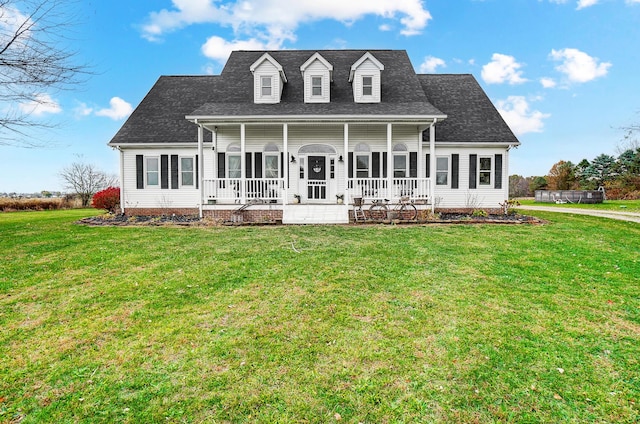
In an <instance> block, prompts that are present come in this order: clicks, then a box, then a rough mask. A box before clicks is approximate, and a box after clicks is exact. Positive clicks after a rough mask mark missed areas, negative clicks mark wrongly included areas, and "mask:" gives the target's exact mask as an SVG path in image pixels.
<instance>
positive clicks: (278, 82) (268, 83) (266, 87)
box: [250, 53, 287, 103]
mask: <svg viewBox="0 0 640 424" xmlns="http://www.w3.org/2000/svg"><path fill="white" fill-rule="evenodd" d="M250 69H251V73H252V74H253V102H254V103H280V99H281V97H282V90H283V89H284V84H285V83H286V82H287V77H286V75H285V74H284V70H283V69H282V65H280V64H279V63H278V61H276V60H275V59H274V58H273V57H272V56H271V55H270V54H269V53H265V54H263V55H262V56H260V59H258V60H256V61H255V62H253V65H251V68H250Z"/></svg>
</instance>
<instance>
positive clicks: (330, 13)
mask: <svg viewBox="0 0 640 424" xmlns="http://www.w3.org/2000/svg"><path fill="white" fill-rule="evenodd" d="M172 3H173V7H172V8H170V9H162V10H160V11H159V12H152V13H151V14H150V15H149V18H148V20H147V23H146V24H144V25H143V26H142V35H143V37H145V38H147V39H148V40H151V41H155V40H158V39H160V38H161V37H162V36H163V35H164V34H166V33H167V32H171V31H175V30H177V29H179V28H183V27H185V26H188V25H192V24H198V23H213V24H218V25H221V26H228V27H231V28H233V30H234V33H235V34H236V37H240V38H242V37H246V38H250V39H259V40H261V42H263V43H265V44H271V45H273V44H275V45H277V46H278V47H280V46H281V45H282V44H283V43H284V42H285V41H287V40H295V32H294V31H295V29H296V28H297V27H298V26H299V25H300V24H302V23H306V22H313V21H320V20H323V19H332V20H337V21H341V22H344V23H351V22H354V21H356V20H358V19H361V18H363V17H364V16H366V15H375V16H380V17H383V18H385V19H393V20H396V21H398V20H399V21H400V23H401V24H402V29H401V30H400V33H401V34H403V35H407V36H409V35H416V34H420V33H421V32H422V30H423V29H424V28H425V27H426V26H427V23H428V22H429V20H430V19H431V14H430V13H429V11H427V10H425V9H424V7H423V2H422V1H421V0H349V1H344V0H323V1H317V0H235V1H230V2H227V3H224V4H222V3H220V2H218V1H214V0H172ZM387 28H390V26H389V25H388V24H384V25H383V26H382V28H381V29H382V30H384V31H386V30H387Z"/></svg>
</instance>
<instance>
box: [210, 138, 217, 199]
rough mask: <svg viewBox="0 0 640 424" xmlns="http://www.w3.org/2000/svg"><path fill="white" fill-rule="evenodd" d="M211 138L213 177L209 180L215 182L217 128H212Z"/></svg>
mask: <svg viewBox="0 0 640 424" xmlns="http://www.w3.org/2000/svg"><path fill="white" fill-rule="evenodd" d="M211 138H212V140H211V142H212V145H213V149H212V150H213V175H212V176H211V178H213V179H214V180H215V179H217V178H218V127H213V134H212V135H211ZM217 186H218V185H217V184H216V187H217ZM216 197H217V193H216Z"/></svg>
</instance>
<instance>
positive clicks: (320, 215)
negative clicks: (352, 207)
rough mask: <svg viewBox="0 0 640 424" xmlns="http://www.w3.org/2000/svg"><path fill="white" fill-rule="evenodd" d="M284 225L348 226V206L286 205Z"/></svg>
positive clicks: (283, 218) (283, 215) (283, 214)
mask: <svg viewBox="0 0 640 424" xmlns="http://www.w3.org/2000/svg"><path fill="white" fill-rule="evenodd" d="M282 223H283V224H348V223H349V206H348V205H286V206H285V208H284V210H283V213H282Z"/></svg>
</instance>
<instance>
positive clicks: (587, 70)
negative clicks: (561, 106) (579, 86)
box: [549, 49, 611, 83]
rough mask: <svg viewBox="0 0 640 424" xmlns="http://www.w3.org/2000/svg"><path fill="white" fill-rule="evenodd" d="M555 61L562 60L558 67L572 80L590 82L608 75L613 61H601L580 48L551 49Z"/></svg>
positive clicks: (551, 55)
mask: <svg viewBox="0 0 640 424" xmlns="http://www.w3.org/2000/svg"><path fill="white" fill-rule="evenodd" d="M549 56H550V57H551V59H553V60H555V61H562V64H560V65H558V66H556V69H557V70H558V71H560V72H562V73H563V74H565V75H566V76H567V78H568V79H569V81H570V82H579V83H582V82H588V81H591V80H594V79H596V78H599V77H603V76H605V75H607V72H608V71H609V68H610V67H611V63H609V62H599V60H598V58H596V57H591V56H589V55H588V54H586V53H585V52H581V51H580V50H578V49H562V50H551V54H550V55H549Z"/></svg>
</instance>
